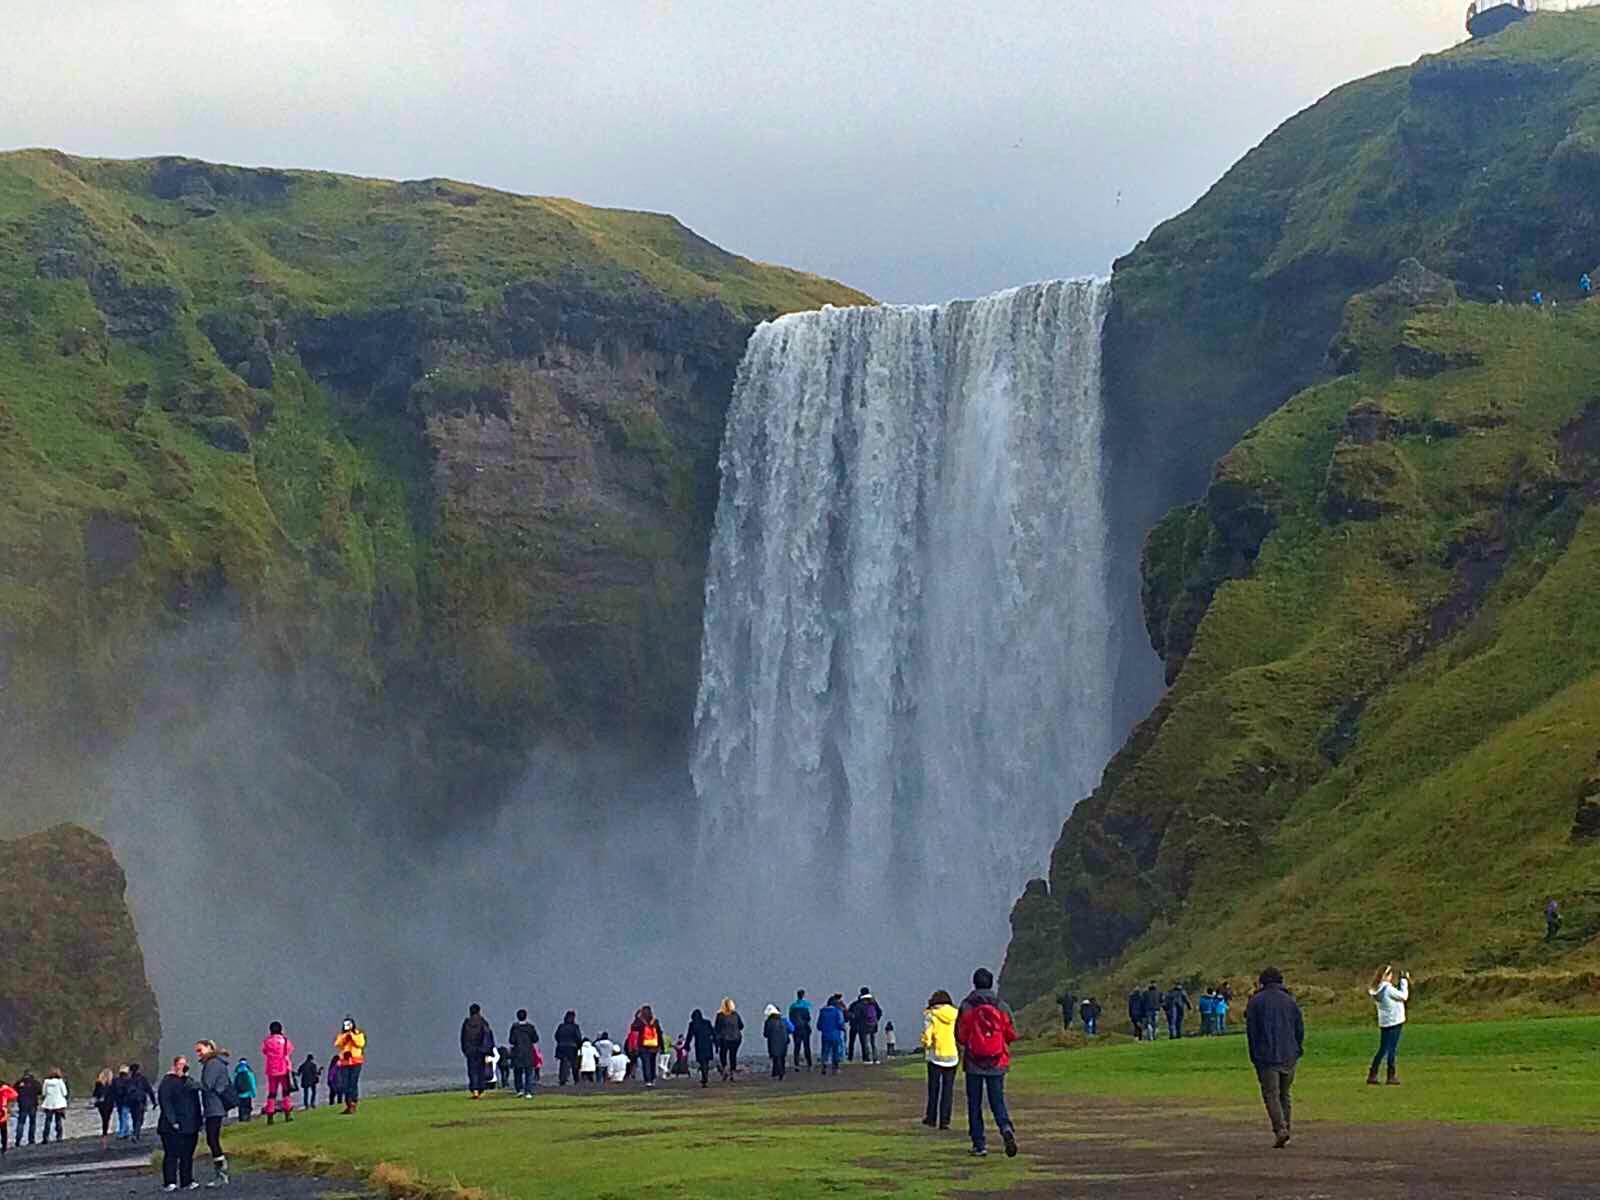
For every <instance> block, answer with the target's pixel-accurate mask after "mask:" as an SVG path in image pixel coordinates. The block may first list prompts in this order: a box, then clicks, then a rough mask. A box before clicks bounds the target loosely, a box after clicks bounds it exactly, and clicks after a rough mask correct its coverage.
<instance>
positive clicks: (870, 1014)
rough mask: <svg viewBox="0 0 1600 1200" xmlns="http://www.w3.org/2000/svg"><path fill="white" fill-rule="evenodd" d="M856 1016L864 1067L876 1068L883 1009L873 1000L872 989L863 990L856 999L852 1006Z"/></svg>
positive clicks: (857, 1037) (857, 1036)
mask: <svg viewBox="0 0 1600 1200" xmlns="http://www.w3.org/2000/svg"><path fill="white" fill-rule="evenodd" d="M850 1012H851V1013H852V1014H853V1016H854V1020H855V1028H856V1039H857V1041H859V1042H860V1044H861V1062H862V1064H863V1065H872V1066H876V1065H877V1063H878V1022H879V1021H881V1020H882V1019H883V1009H882V1007H880V1006H879V1004H878V1002H877V1001H876V1000H874V999H873V998H872V989H870V988H862V989H861V994H860V995H858V996H857V997H856V1000H855V1003H854V1004H852V1005H851V1006H850Z"/></svg>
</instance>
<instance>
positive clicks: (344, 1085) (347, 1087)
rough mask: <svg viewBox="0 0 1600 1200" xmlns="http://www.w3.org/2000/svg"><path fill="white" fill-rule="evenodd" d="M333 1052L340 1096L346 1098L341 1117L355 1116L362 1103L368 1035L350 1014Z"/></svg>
mask: <svg viewBox="0 0 1600 1200" xmlns="http://www.w3.org/2000/svg"><path fill="white" fill-rule="evenodd" d="M333 1051H334V1053H335V1054H336V1055H337V1056H338V1061H339V1095H340V1096H342V1097H343V1098H344V1112H343V1114H341V1115H343V1116H347V1117H348V1116H353V1115H354V1114H355V1112H356V1108H357V1106H358V1105H360V1103H361V1068H362V1067H364V1066H366V1065H367V1034H366V1030H364V1029H362V1028H361V1026H359V1025H357V1024H356V1019H355V1018H354V1017H352V1016H350V1015H349V1014H348V1013H347V1014H345V1018H344V1020H343V1021H342V1022H341V1023H340V1025H339V1032H338V1035H337V1036H335V1037H334V1039H333Z"/></svg>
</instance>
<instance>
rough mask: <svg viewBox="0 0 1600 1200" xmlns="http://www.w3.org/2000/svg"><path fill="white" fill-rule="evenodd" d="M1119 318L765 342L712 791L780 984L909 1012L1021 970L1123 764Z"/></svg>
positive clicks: (830, 313)
mask: <svg viewBox="0 0 1600 1200" xmlns="http://www.w3.org/2000/svg"><path fill="white" fill-rule="evenodd" d="M1106 301H1107V286H1106V284H1105V283H1103V282H1099V281H1074V282H1056V283H1046V284H1037V285H1033V286H1029V287H1024V288H1019V289H1016V290H1014V291H1008V292H1003V293H1000V294H999V295H995V296H990V297H988V298H986V299H982V300H977V301H962V302H957V303H953V304H949V305H944V306H940V307H916V308H912V307H883V308H850V309H824V310H823V311H822V312H814V313H802V314H796V315H793V316H788V317H784V318H782V319H780V320H777V321H773V322H771V323H769V324H766V325H763V326H761V328H759V329H758V330H757V331H756V332H755V334H754V335H753V336H752V338H751V340H750V345H749V349H748V350H747V352H746V355H745V359H744V363H743V365H742V367H741V368H740V372H739V379H738V384H737V387H736V390H735V395H734V398H733V406H732V408H731V410H730V412H729V416H728V429H727V436H726V439H725V442H724V446H723V451H722V498H721V503H720V506H719V508H718V512H717V522H716V531H715V536H714V540H713V546H712V552H711V566H710V575H709V579H708V583H707V588H706V618H705V637H704V647H703V658H702V669H701V684H700V699H699V705H698V710H697V713H696V725H697V736H698V742H697V748H696V755H695V763H694V773H695V783H696V788H697V790H698V792H699V796H700V803H701V813H702V815H701V828H700V831H699V832H700V837H699V868H700V870H699V877H700V878H701V879H702V880H704V881H705V886H706V887H707V889H708V892H707V894H708V896H709V897H710V898H711V899H712V900H713V901H714V903H716V904H717V905H719V906H721V907H722V908H723V910H724V911H725V912H728V913H730V914H736V915H737V916H738V917H739V918H740V920H741V922H742V923H743V929H744V933H743V934H742V935H741V938H740V940H741V941H750V940H754V941H755V942H756V943H758V944H756V945H754V946H752V947H751V949H750V953H751V955H752V956H753V961H752V963H751V966H752V968H753V969H759V970H762V971H770V970H773V969H776V968H778V967H780V966H781V967H784V968H787V969H788V970H790V971H791V972H805V973H806V974H807V975H808V976H809V977H811V978H813V979H815V978H817V976H818V973H822V974H823V975H825V976H826V977H827V978H830V979H835V980H839V982H840V984H841V985H843V984H844V983H847V982H849V981H850V980H853V979H854V978H855V974H854V972H867V971H871V972H873V974H872V975H870V976H866V978H867V979H868V980H869V981H870V980H871V979H873V978H876V979H878V980H879V981H880V982H879V983H876V984H874V986H877V987H880V988H889V987H891V986H898V987H904V988H905V989H906V994H907V998H908V999H909V998H910V997H911V996H912V994H913V993H915V992H916V991H917V989H921V994H922V995H925V994H926V991H927V989H928V988H929V987H930V986H944V987H949V988H951V989H952V990H954V989H956V988H957V987H958V986H960V984H961V982H962V977H961V975H959V974H956V972H961V973H963V974H964V973H965V972H967V971H970V969H971V966H972V965H973V964H974V963H975V962H976V961H980V960H981V961H987V962H989V963H990V964H991V965H993V966H996V967H998V965H999V964H998V962H997V961H995V960H997V959H998V957H999V955H1000V953H1001V951H1002V950H1003V948H1004V944H1005V936H1006V917H1007V913H1008V910H1009V905H1010V903H1011V900H1012V899H1013V898H1014V897H1015V896H1016V894H1017V892H1018V891H1019V890H1020V887H1021V885H1022V884H1023V883H1024V882H1025V881H1026V879H1027V878H1028V876H1029V875H1030V874H1036V873H1038V872H1039V871H1040V870H1041V868H1042V867H1043V865H1044V862H1045V858H1046V855H1047V853H1048V850H1049V847H1050V846H1051V845H1052V844H1053V842H1054V840H1055V837H1056V836H1057V834H1058V832H1059V829H1060V823H1061V821H1062V819H1063V818H1064V817H1065V815H1066V813H1067V812H1068V810H1069V809H1070V807H1071V805H1072V804H1073V803H1074V802H1075V801H1076V800H1077V799H1079V798H1080V797H1082V796H1084V795H1087V794H1088V792H1089V791H1090V790H1091V788H1092V787H1093V784H1094V782H1095V780H1096V778H1097V776H1098V774H1099V772H1100V770H1101V768H1102V767H1103V766H1104V764H1105V762H1106V760H1107V758H1108V757H1109V755H1110V753H1111V751H1112V749H1113V748H1114V747H1113V745H1112V729H1111V720H1110V707H1111V699H1112V697H1111V690H1112V686H1113V655H1112V648H1111V640H1110V636H1109V634H1110V628H1111V612H1110V606H1109V603H1108V598H1107V588H1106V577H1107V530H1106V519H1105V512H1104V497H1103V479H1102V466H1101V420H1102V409H1101V389H1100V329H1101V325H1102V323H1103V320H1104V315H1105V306H1106ZM763 914H770V916H771V918H772V921H773V923H772V924H771V925H770V926H769V925H767V924H766V923H765V922H764V921H763V920H762V916H763ZM751 922H754V925H753V926H752V925H751ZM763 930H765V932H762V931H763ZM841 933H842V934H843V936H841ZM751 935H754V937H753V938H752V936H751ZM843 972H851V974H849V975H843V974H841V973H843ZM886 978H887V981H886V982H885V980H886ZM778 982H779V980H773V981H772V983H774V984H776V983H778Z"/></svg>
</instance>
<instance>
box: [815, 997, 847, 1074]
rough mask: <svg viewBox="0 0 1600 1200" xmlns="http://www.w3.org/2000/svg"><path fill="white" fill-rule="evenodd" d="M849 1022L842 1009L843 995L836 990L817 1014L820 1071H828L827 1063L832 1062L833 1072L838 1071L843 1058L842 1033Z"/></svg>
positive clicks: (836, 1072)
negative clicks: (820, 1041) (820, 1047)
mask: <svg viewBox="0 0 1600 1200" xmlns="http://www.w3.org/2000/svg"><path fill="white" fill-rule="evenodd" d="M848 1024H849V1021H848V1019H847V1018H846V1016H845V1011H844V997H843V996H841V995H840V994H839V993H838V992H835V993H834V994H833V995H831V996H829V997H828V1002H827V1003H826V1004H824V1005H823V1006H822V1011H821V1012H820V1013H818V1014H817V1034H818V1035H819V1036H820V1037H821V1038H822V1073H823V1074H824V1075H826V1074H827V1073H828V1065H829V1064H830V1063H832V1064H833V1073H834V1074H835V1075H837V1074H838V1073H839V1064H840V1061H841V1060H842V1059H843V1058H844V1033H845V1027H846V1025H848Z"/></svg>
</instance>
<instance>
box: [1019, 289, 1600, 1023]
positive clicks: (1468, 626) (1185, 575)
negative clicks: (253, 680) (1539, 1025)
mask: <svg viewBox="0 0 1600 1200" xmlns="http://www.w3.org/2000/svg"><path fill="white" fill-rule="evenodd" d="M1452 293H1453V289H1451V288H1450V286H1449V285H1448V284H1447V283H1445V281H1443V280H1442V279H1438V278H1431V279H1430V278H1429V277H1427V276H1426V274H1425V273H1423V272H1422V271H1421V269H1420V268H1416V267H1415V265H1414V264H1413V266H1412V267H1411V268H1409V269H1408V270H1407V271H1406V272H1405V273H1404V274H1403V277H1402V278H1401V279H1400V280H1397V281H1396V283H1395V284H1394V285H1392V286H1388V287H1385V288H1382V289H1379V290H1377V291H1375V292H1372V293H1368V294H1364V295H1363V296H1361V297H1358V298H1356V299H1355V300H1353V301H1352V302H1351V304H1350V306H1349V309H1348V311H1347V314H1346V320H1345V325H1344V329H1343V332H1342V333H1341V335H1340V339H1339V345H1340V346H1341V347H1342V354H1341V361H1342V362H1343V363H1344V364H1345V366H1346V367H1347V369H1349V370H1350V371H1351V373H1349V374H1346V375H1343V376H1341V377H1339V378H1337V379H1335V380H1333V381H1331V382H1329V383H1326V384H1323V385H1320V386H1317V387H1314V388H1311V389H1309V390H1307V391H1305V392H1302V393H1301V394H1300V395H1298V396H1296V397H1295V398H1294V399H1293V400H1291V401H1290V402H1289V403H1288V404H1287V405H1285V406H1284V407H1283V408H1282V409H1280V410H1279V411H1278V412H1276V413H1274V414H1273V415H1272V416H1271V417H1269V418H1268V419H1267V420H1265V421H1264V422H1262V423H1261V424H1260V425H1259V426H1257V427H1256V428H1255V429H1254V430H1252V431H1251V432H1250V433H1249V434H1248V435H1247V436H1246V437H1245V438H1244V440H1243V441H1241V442H1240V443H1239V445H1238V446H1237V447H1236V448H1235V449H1234V450H1233V451H1231V452H1230V453H1229V454H1228V455H1227V456H1226V457H1225V458H1224V459H1223V460H1222V461H1221V463H1219V464H1218V466H1217V468H1216V472H1215V477H1214V480H1213V483H1212V485H1211V488H1210V490H1209V492H1208V493H1207V497H1206V500H1205V502H1204V503H1203V504H1200V505H1196V506H1193V507H1191V508H1187V509H1181V510H1178V511H1177V512H1175V513H1173V514H1172V515H1171V516H1169V517H1168V518H1167V520H1166V521H1165V522H1163V524H1162V525H1161V526H1160V527H1159V528H1158V529H1157V530H1156V531H1155V532H1154V533H1153V534H1152V536H1151V538H1150V541H1149V544H1148V548H1147V561H1146V565H1145V571H1146V604H1147V615H1148V617H1149V621H1150V626H1151V632H1152V635H1153V638H1154V640H1155V642H1156V643H1157V644H1158V645H1159V646H1161V647H1162V648H1163V649H1164V651H1165V653H1166V656H1167V661H1168V664H1169V669H1170V671H1171V672H1172V673H1174V674H1175V676H1176V678H1175V681H1174V683H1173V686H1172V687H1171V689H1170V691H1169V692H1168V693H1167V695H1166V696H1165V697H1164V698H1163V700H1162V701H1161V703H1160V705H1159V707H1158V708H1157V710H1156V711H1155V713H1154V714H1153V715H1152V716H1151V717H1150V718H1149V719H1148V720H1147V721H1146V722H1145V723H1144V724H1143V725H1142V726H1141V727H1140V728H1139V729H1138V730H1137V731H1136V732H1135V734H1134V735H1133V737H1132V739H1131V740H1130V741H1129V743H1128V745H1127V746H1126V747H1125V748H1124V749H1123V751H1122V752H1121V753H1120V754H1119V755H1118V756H1117V758H1116V759H1115V760H1114V761H1113V762H1112V764H1111V766H1110V767H1109V769H1108V770H1107V772H1106V776H1105V779H1104V782H1103V784H1102V786H1101V787H1100V788H1099V789H1098V790H1097V791H1096V792H1095V794H1094V795H1093V796H1092V797H1091V798H1089V799H1088V800H1086V801H1085V802H1084V803H1083V804H1081V805H1080V806H1079V807H1078V809H1077V810H1076V811H1075V812H1074V813H1073V815H1072V817H1071V818H1070V819H1069V820H1068V822H1067V825H1066V829H1065V830H1064V832H1063V836H1062V840H1061V843H1060V845H1059V846H1058V847H1057V849H1056V852H1055V855H1054V857H1053V859H1052V862H1051V869H1050V878H1049V881H1048V884H1045V883H1042V882H1041V883H1038V884H1035V885H1033V886H1031V887H1030V889H1029V891H1028V893H1027V894H1026V895H1025V896H1024V897H1023V898H1022V900H1021V901H1020V902H1019V903H1018V905H1017V908H1016V911H1015V913H1014V916H1013V925H1014V929H1015V935H1016V936H1015V940H1014V942H1013V945H1012V949H1011V954H1010V957H1009V959H1008V962H1007V968H1006V984H1007V986H1008V987H1009V988H1010V989H1011V991H1012V993H1013V994H1014V995H1017V996H1018V998H1019V999H1020V998H1031V997H1034V996H1038V995H1040V994H1041V993H1043V992H1046V991H1048V990H1050V989H1052V988H1053V987H1055V986H1056V985H1058V984H1061V983H1065V982H1069V981H1073V980H1079V977H1080V976H1081V980H1079V982H1080V984H1081V986H1084V987H1088V988H1090V989H1091V990H1095V991H1098V992H1100V993H1102V994H1103V995H1107V996H1117V997H1120V996H1121V995H1122V994H1123V993H1124V992H1126V990H1127V988H1128V986H1129V985H1130V984H1131V983H1132V982H1133V981H1134V980H1135V979H1137V980H1140V981H1143V980H1147V979H1148V978H1151V977H1155V978H1159V979H1161V980H1162V981H1163V982H1166V981H1168V980H1170V979H1172V978H1192V977H1199V978H1202V979H1204V978H1211V977H1217V978H1220V977H1222V976H1224V975H1228V976H1233V977H1235V978H1245V977H1248V976H1250V975H1252V974H1253V973H1254V971H1255V970H1257V969H1259V968H1260V967H1261V966H1262V965H1264V964H1265V963H1267V962H1268V961H1274V962H1277V963H1279V964H1280V965H1281V966H1283V967H1284V968H1285V969H1287V970H1289V971H1292V972H1294V973H1295V975H1296V977H1297V978H1299V979H1301V980H1304V981H1310V982H1312V983H1313V984H1315V985H1317V986H1323V987H1326V988H1328V989H1330V990H1329V992H1328V996H1329V997H1330V998H1332V997H1333V996H1335V995H1337V996H1350V995H1354V994H1356V993H1355V992H1354V985H1355V984H1356V982H1357V980H1358V978H1359V977H1360V976H1361V974H1362V972H1363V970H1364V969H1370V965H1371V964H1372V963H1373V962H1377V963H1380V964H1381V963H1382V962H1384V961H1389V960H1394V961H1403V962H1405V963H1407V964H1408V965H1410V966H1411V967H1412V968H1413V970H1414V972H1415V973H1417V974H1418V975H1419V976H1422V977H1423V981H1424V982H1425V983H1426V982H1428V977H1430V976H1431V977H1434V982H1435V984H1436V986H1435V993H1436V995H1438V994H1439V993H1444V994H1443V995H1439V1001H1440V1002H1441V1003H1446V1002H1447V1003H1450V1004H1452V1005H1454V1004H1460V1005H1462V1006H1464V1007H1466V1008H1469V1009H1470V1008H1472V1007H1474V1006H1475V1005H1481V1004H1482V1003H1485V1002H1492V1003H1495V1004H1499V1003H1503V1002H1504V1001H1505V1000H1506V999H1507V998H1511V999H1513V1000H1515V1001H1523V1000H1535V1001H1540V1000H1542V1001H1546V1002H1555V1003H1561V1002H1566V1001H1570V1000H1572V999H1574V998H1577V997H1591V996H1592V993H1593V990H1594V982H1593V981H1594V979H1595V978H1596V976H1595V970H1596V968H1597V967H1600V938H1596V937H1595V936H1594V935H1595V934H1596V933H1600V886H1597V884H1596V879H1597V877H1600V839H1597V838H1596V836H1595V835H1596V832H1597V826H1596V823H1595V820H1594V817H1593V811H1594V806H1595V801H1594V799H1593V798H1592V797H1593V796H1594V794H1595V793H1597V792H1600V773H1597V765H1596V764H1597V762H1600V760H1597V758H1596V745H1597V742H1600V599H1597V592H1596V588H1595V583H1596V580H1600V515H1597V514H1596V512H1595V511H1594V510H1593V509H1592V507H1591V500H1592V498H1593V497H1594V496H1596V495H1600V399H1597V397H1600V305H1596V304H1592V303H1591V304H1573V305H1564V306H1562V307H1561V308H1560V309H1559V310H1558V311H1556V312H1551V311H1549V310H1545V311H1535V310H1534V309H1532V308H1529V307H1524V306H1497V305H1485V304H1477V303H1470V302H1461V301H1457V300H1455V299H1453V298H1452ZM1551 896H1557V897H1561V898H1562V899H1563V900H1564V902H1565V905H1566V910H1567V923H1566V927H1565V929H1564V931H1563V935H1562V936H1561V938H1560V939H1558V940H1557V941H1556V942H1555V943H1553V944H1551V945H1546V944H1544V942H1543V940H1542V938H1543V932H1544V929H1543V919H1542V913H1543V908H1544V905H1545V901H1546V899H1547V898H1549V897H1551ZM1479 972H1492V973H1491V974H1487V975H1484V976H1482V977H1481V978H1480V977H1478V976H1477V974H1476V973H1479ZM1491 998H1492V1000H1491ZM1108 1007H1114V1006H1113V1005H1108Z"/></svg>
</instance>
